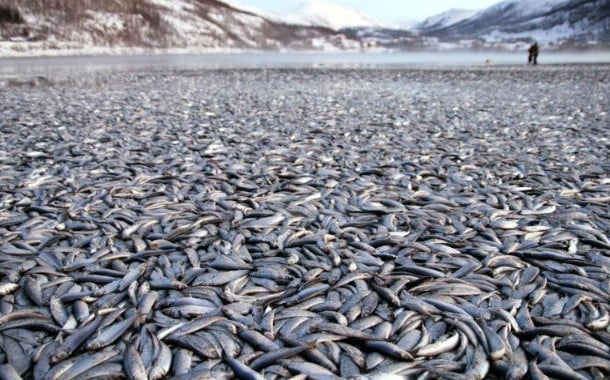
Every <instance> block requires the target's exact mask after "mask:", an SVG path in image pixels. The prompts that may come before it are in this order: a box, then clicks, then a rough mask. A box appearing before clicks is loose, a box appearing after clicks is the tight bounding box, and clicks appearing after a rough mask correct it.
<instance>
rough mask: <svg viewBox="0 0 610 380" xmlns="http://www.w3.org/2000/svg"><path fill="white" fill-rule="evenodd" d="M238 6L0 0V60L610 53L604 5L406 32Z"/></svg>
mask: <svg viewBox="0 0 610 380" xmlns="http://www.w3.org/2000/svg"><path fill="white" fill-rule="evenodd" d="M227 1H228V2H227ZM239 1H240V0H222V1H221V0H121V1H116V0H113V1H110V0H108V1H106V0H104V1H102V0H100V1H91V0H10V1H9V0H0V56H7V55H27V54H40V52H43V54H50V55H55V54H75V53H87V54H90V53H108V52H137V51H148V50H150V49H163V51H168V50H170V51H176V50H177V51H187V52H201V51H218V50H228V49H229V50H243V49H249V50H303V49H306V50H330V49H334V50H336V49H349V50H356V49H370V48H375V49H377V48H382V49H399V50H404V49H414V48H416V49H420V48H439V47H443V48H446V47H462V48H463V47H477V48H480V47H499V48H506V47H511V46H512V47H519V48H522V47H523V45H524V44H529V43H530V42H531V41H534V40H536V41H538V42H539V43H541V44H542V45H546V47H548V46H556V47H564V46H575V45H578V46H581V45H591V44H598V45H603V46H610V0H505V1H501V2H499V3H498V4H496V5H494V6H492V7H489V8H487V9H484V10H482V11H479V12H475V13H474V14H473V13H471V12H468V11H457V10H452V11H448V12H444V13H442V14H440V15H438V16H434V17H431V18H429V19H427V20H425V21H424V22H422V23H420V24H418V25H417V26H416V28H415V29H414V30H408V29H405V28H397V27H392V26H388V25H385V24H383V23H382V22H379V21H377V20H374V19H372V18H370V17H368V16H366V15H364V14H362V13H361V12H358V11H356V10H353V9H349V8H346V7H342V6H338V5H336V4H333V3H330V2H327V1H321V0H311V1H309V2H307V3H305V4H304V5H302V6H301V7H300V8H299V9H298V10H297V11H296V12H294V13H292V14H291V15H283V16H278V15H271V14H266V13H262V12H260V11H258V10H256V9H252V8H248V7H243V6H240V5H239ZM331 1H332V0H331ZM30 52H31V53H30Z"/></svg>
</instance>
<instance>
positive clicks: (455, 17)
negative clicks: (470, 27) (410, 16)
mask: <svg viewBox="0 0 610 380" xmlns="http://www.w3.org/2000/svg"><path fill="white" fill-rule="evenodd" d="M476 13H477V12H476V11H472V10H468V9H450V10H448V11H445V12H443V13H440V14H438V15H435V16H432V17H428V18H427V19H425V20H424V21H422V22H420V23H418V24H416V25H415V27H414V29H416V30H431V29H440V28H446V27H448V26H451V25H454V24H457V23H458V22H460V21H463V20H466V19H468V18H470V17H472V16H473V15H475V14H476Z"/></svg>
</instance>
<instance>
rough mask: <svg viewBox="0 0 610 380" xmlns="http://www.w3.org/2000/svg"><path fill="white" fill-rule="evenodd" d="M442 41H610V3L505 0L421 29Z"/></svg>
mask: <svg viewBox="0 0 610 380" xmlns="http://www.w3.org/2000/svg"><path fill="white" fill-rule="evenodd" d="M420 32H421V34H422V35H424V36H428V37H430V36H431V37H436V38H438V39H439V40H442V41H455V40H461V39H478V40H480V41H482V42H483V43H487V44H490V43H491V44H494V43H498V44H499V43H507V42H508V43H510V42H523V43H529V42H532V41H537V42H539V43H542V44H544V45H555V46H575V45H587V44H591V43H606V44H607V43H608V42H610V0H506V1H502V2H500V3H498V4H496V5H493V6H491V7H489V8H487V9H485V10H483V11H480V12H477V13H475V14H474V15H472V16H471V17H469V18H467V19H464V20H462V21H460V22H457V23H454V24H450V25H445V26H438V25H429V26H423V27H421V28H420Z"/></svg>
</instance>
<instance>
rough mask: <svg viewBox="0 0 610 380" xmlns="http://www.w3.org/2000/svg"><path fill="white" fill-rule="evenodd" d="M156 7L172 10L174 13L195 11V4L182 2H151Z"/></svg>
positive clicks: (179, 0) (159, 0)
mask: <svg viewBox="0 0 610 380" xmlns="http://www.w3.org/2000/svg"><path fill="white" fill-rule="evenodd" d="M149 1H150V2H151V3H153V4H155V5H159V6H162V7H164V8H167V9H171V10H172V11H174V12H183V11H192V10H193V9H194V7H193V4H189V3H185V2H184V1H181V0H149Z"/></svg>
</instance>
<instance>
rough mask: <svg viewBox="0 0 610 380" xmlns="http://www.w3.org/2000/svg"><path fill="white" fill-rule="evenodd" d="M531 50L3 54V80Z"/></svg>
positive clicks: (389, 61) (430, 62)
mask: <svg viewBox="0 0 610 380" xmlns="http://www.w3.org/2000/svg"><path fill="white" fill-rule="evenodd" d="M526 60H527V56H526V54H525V53H514V52H408V53H232V54H180V55H178V54H166V55H132V56H128V55H117V56H78V57H40V58H0V78H4V79H6V78H15V77H20V76H32V75H42V76H47V77H50V78H53V77H54V76H65V75H73V74H78V73H80V72H97V71H104V70H145V69H217V68H308V67H333V68H444V67H455V66H477V65H486V63H487V64H490V65H491V66H495V65H525V62H526ZM539 63H540V65H541V66H543V65H545V64H547V65H548V64H581V63H582V64H584V63H605V64H607V63H610V51H608V52H585V53H583V52H578V53H565V52H562V53H557V52H549V53H546V54H545V53H544V52H542V54H541V55H540V58H539Z"/></svg>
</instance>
